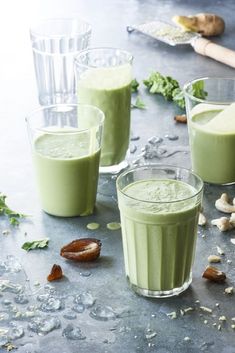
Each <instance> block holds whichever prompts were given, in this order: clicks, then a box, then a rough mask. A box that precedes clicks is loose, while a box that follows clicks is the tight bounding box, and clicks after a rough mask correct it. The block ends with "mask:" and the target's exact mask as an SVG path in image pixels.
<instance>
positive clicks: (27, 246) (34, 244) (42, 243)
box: [21, 238, 49, 251]
mask: <svg viewBox="0 0 235 353" xmlns="http://www.w3.org/2000/svg"><path fill="white" fill-rule="evenodd" d="M48 243H49V238H44V239H38V240H34V241H27V242H25V243H24V244H23V245H22V247H21V248H22V249H24V250H26V251H29V250H34V249H43V248H47V247H48Z"/></svg>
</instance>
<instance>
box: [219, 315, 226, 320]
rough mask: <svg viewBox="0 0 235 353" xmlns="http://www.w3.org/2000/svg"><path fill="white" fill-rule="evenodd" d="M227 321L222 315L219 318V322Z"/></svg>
mask: <svg viewBox="0 0 235 353" xmlns="http://www.w3.org/2000/svg"><path fill="white" fill-rule="evenodd" d="M226 320H227V319H226V316H224V315H222V316H220V317H219V321H226Z"/></svg>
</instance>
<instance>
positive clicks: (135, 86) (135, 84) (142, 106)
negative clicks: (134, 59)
mask: <svg viewBox="0 0 235 353" xmlns="http://www.w3.org/2000/svg"><path fill="white" fill-rule="evenodd" d="M139 85H140V84H139V82H138V81H137V80H136V78H134V79H133V80H132V81H131V93H138V90H139ZM131 108H137V109H146V105H145V103H144V101H143V100H142V98H141V97H140V95H138V96H137V97H136V100H135V102H132V103H131Z"/></svg>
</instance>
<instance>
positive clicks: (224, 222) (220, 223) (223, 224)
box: [211, 217, 234, 232]
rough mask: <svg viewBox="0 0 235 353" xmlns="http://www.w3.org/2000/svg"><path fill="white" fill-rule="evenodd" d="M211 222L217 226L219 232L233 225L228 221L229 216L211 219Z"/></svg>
mask: <svg viewBox="0 0 235 353" xmlns="http://www.w3.org/2000/svg"><path fill="white" fill-rule="evenodd" d="M211 224H212V225H213V226H217V227H218V228H219V230H220V231H221V232H225V231H226V230H230V229H232V228H234V225H233V224H231V223H230V221H229V218H227V217H220V218H217V219H212V221H211Z"/></svg>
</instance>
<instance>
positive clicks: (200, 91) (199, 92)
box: [189, 81, 208, 99]
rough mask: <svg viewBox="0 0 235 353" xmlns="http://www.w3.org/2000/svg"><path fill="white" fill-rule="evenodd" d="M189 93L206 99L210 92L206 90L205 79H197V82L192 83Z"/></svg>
mask: <svg viewBox="0 0 235 353" xmlns="http://www.w3.org/2000/svg"><path fill="white" fill-rule="evenodd" d="M189 93H190V94H191V95H192V96H194V97H196V98H200V99H205V98H206V97H207V95H208V93H207V92H206V91H204V82H203V81H197V82H195V83H193V84H192V86H191V88H190V90H189Z"/></svg>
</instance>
